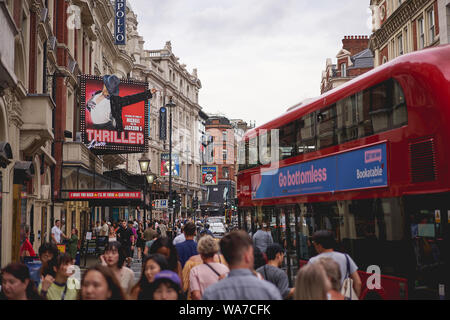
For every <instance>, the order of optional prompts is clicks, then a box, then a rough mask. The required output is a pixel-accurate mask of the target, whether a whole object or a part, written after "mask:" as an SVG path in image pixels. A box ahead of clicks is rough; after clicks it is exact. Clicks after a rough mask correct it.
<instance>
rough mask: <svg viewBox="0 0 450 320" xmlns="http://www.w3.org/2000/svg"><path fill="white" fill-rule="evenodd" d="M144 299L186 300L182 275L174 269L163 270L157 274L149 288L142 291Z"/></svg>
mask: <svg viewBox="0 0 450 320" xmlns="http://www.w3.org/2000/svg"><path fill="white" fill-rule="evenodd" d="M141 297H142V300H185V296H184V294H183V292H182V291H181V280H180V277H179V276H178V275H177V274H176V273H175V272H173V271H170V270H163V271H161V272H159V273H157V274H156V275H155V279H154V281H153V283H152V284H151V285H150V286H149V288H148V290H145V291H143V292H142V295H141Z"/></svg>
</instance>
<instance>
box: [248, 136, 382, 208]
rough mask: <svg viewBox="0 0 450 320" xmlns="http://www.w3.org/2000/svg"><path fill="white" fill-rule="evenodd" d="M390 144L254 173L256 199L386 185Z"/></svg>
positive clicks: (253, 195) (253, 186) (253, 197)
mask: <svg viewBox="0 0 450 320" xmlns="http://www.w3.org/2000/svg"><path fill="white" fill-rule="evenodd" d="M386 168H387V157H386V144H385V143H384V144H380V145H376V146H372V147H368V148H363V149H359V150H355V151H350V152H345V153H342V154H338V155H335V156H331V157H326V158H322V159H318V160H313V161H308V162H303V163H299V164H295V165H291V166H288V167H283V168H279V169H278V170H270V171H267V172H262V173H261V174H255V175H253V176H252V199H266V198H274V197H283V196H297V195H302V194H313V193H323V192H333V191H343V190H351V189H363V188H373V187H385V186H387V185H388V181H387V169H386Z"/></svg>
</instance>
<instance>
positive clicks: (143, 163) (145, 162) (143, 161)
mask: <svg viewBox="0 0 450 320" xmlns="http://www.w3.org/2000/svg"><path fill="white" fill-rule="evenodd" d="M138 161H139V167H140V168H141V173H142V174H146V173H147V171H148V167H149V166H150V159H149V158H147V156H146V155H145V154H143V155H142V157H141V158H140V159H139V160H138Z"/></svg>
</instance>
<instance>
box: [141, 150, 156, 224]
mask: <svg viewBox="0 0 450 320" xmlns="http://www.w3.org/2000/svg"><path fill="white" fill-rule="evenodd" d="M138 162H139V168H140V169H141V174H143V175H145V176H146V178H147V182H149V177H148V176H151V175H153V174H152V173H151V171H150V172H149V173H148V171H149V167H150V159H149V158H147V156H146V155H145V154H142V157H141V158H140V159H139V160H138ZM153 180H154V177H153V178H152V182H151V183H153ZM149 184H150V182H149ZM150 190H151V187H150ZM150 192H151V191H150ZM146 196H147V184H146V183H144V219H147V212H146V208H145V206H146V203H145V198H146ZM150 216H151V215H150Z"/></svg>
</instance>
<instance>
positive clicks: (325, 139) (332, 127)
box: [317, 105, 337, 149]
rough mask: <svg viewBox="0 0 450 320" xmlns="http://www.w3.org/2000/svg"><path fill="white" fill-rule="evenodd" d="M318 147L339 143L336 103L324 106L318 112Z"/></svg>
mask: <svg viewBox="0 0 450 320" xmlns="http://www.w3.org/2000/svg"><path fill="white" fill-rule="evenodd" d="M317 134H318V139H317V144H318V148H319V149H322V148H327V147H331V146H334V145H336V144H337V139H336V105H332V106H330V107H327V108H324V109H322V110H320V111H319V112H318V113H317Z"/></svg>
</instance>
